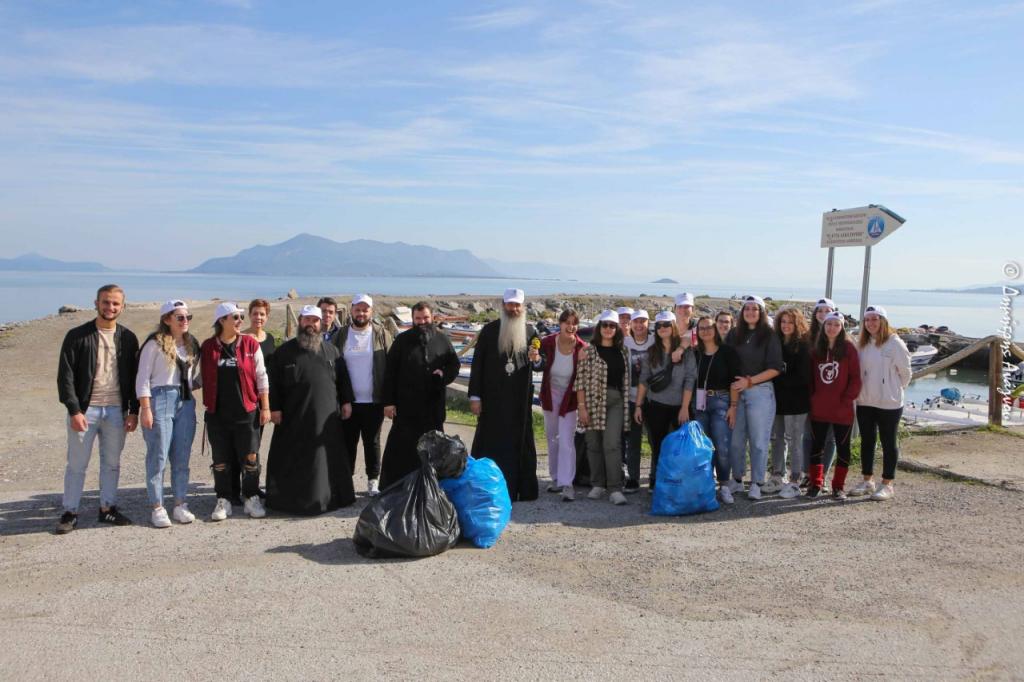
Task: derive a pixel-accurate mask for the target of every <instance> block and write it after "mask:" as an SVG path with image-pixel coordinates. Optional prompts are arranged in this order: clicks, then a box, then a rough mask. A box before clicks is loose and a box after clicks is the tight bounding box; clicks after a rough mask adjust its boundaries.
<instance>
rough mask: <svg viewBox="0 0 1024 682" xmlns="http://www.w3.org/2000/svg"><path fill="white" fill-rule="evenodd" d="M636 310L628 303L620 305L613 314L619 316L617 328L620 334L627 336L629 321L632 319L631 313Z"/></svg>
mask: <svg viewBox="0 0 1024 682" xmlns="http://www.w3.org/2000/svg"><path fill="white" fill-rule="evenodd" d="M634 312H636V311H634V310H633V309H632V308H630V307H629V306H628V305H624V306H620V307H619V308H618V309H617V310H616V311H615V314H616V315H618V316H619V328H620V329H621V330H622V335H623V336H624V337H625V336H629V331H630V322H632V321H633V313H634Z"/></svg>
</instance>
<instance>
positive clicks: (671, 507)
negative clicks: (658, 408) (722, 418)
mask: <svg viewBox="0 0 1024 682" xmlns="http://www.w3.org/2000/svg"><path fill="white" fill-rule="evenodd" d="M713 454H714V446H713V445H712V444H711V439H710V438H708V437H707V436H706V435H705V434H704V430H703V429H702V428H701V427H700V423H699V422H696V421H689V422H686V423H685V424H683V425H682V426H680V427H679V428H678V429H676V430H675V431H673V432H672V433H670V434H668V435H667V436H665V440H663V441H662V442H661V454H660V455H659V456H658V478H657V483H655V485H654V500H653V501H652V502H651V514H652V515H653V516H682V515H684V514H700V513H701V512H709V511H715V510H716V509H718V497H717V496H716V495H715V477H714V474H713V469H712V466H711V458H712V457H713ZM442 483H443V482H442ZM459 520H460V521H461V520H462V517H459Z"/></svg>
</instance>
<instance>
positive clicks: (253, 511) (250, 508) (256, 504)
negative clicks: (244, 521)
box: [245, 495, 267, 519]
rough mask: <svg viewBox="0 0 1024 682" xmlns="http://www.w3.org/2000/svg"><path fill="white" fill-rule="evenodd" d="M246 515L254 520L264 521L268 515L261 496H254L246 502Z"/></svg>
mask: <svg viewBox="0 0 1024 682" xmlns="http://www.w3.org/2000/svg"><path fill="white" fill-rule="evenodd" d="M245 513H246V514H248V515H249V516H250V517H251V518H254V519H262V518H263V517H264V516H266V515H267V510H266V509H264V508H263V503H262V502H260V496H259V495H253V496H252V497H250V498H249V499H247V500H246V501H245Z"/></svg>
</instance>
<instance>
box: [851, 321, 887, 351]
mask: <svg viewBox="0 0 1024 682" xmlns="http://www.w3.org/2000/svg"><path fill="white" fill-rule="evenodd" d="M890 336H892V327H890V326H889V320H888V319H886V318H884V317H882V316H881V315H879V316H878V337H877V338H875V339H872V338H871V332H869V331H868V328H867V325H865V324H864V320H861V321H860V334H858V335H857V347H858V348H863V347H864V346H866V345H868V341H874V342H875V345H876V346H879V347H881V346H883V345H885V342H886V341H888V340H889V337H890Z"/></svg>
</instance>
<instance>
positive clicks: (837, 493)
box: [832, 488, 846, 500]
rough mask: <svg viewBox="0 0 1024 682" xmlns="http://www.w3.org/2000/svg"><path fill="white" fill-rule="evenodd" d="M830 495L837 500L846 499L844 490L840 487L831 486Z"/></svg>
mask: <svg viewBox="0 0 1024 682" xmlns="http://www.w3.org/2000/svg"><path fill="white" fill-rule="evenodd" d="M832 497H833V498H834V499H837V500H845V499H846V491H845V490H843V489H842V488H839V489H835V488H833V489H832Z"/></svg>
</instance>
